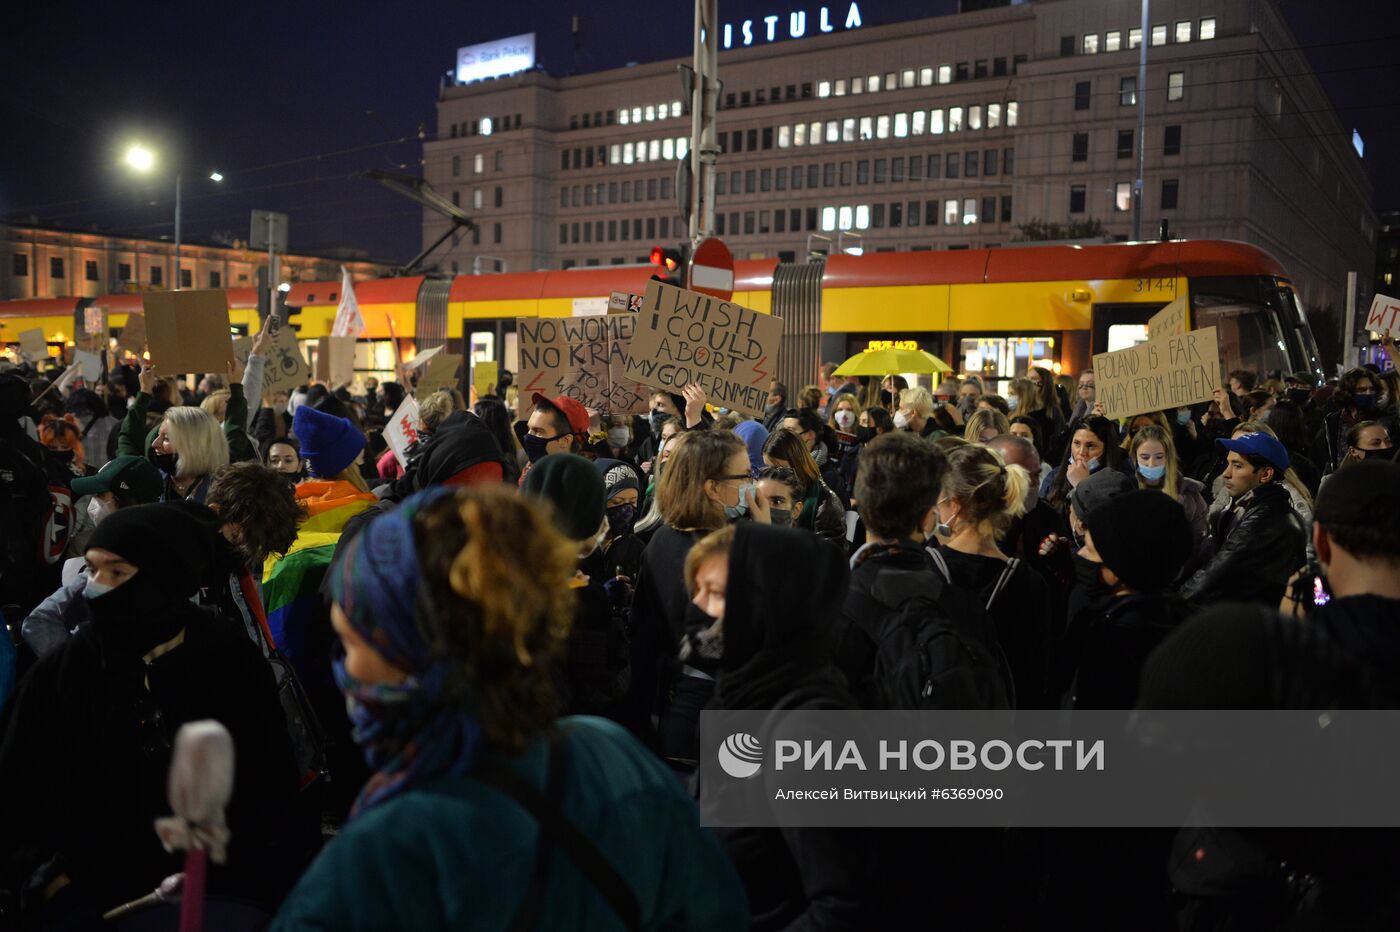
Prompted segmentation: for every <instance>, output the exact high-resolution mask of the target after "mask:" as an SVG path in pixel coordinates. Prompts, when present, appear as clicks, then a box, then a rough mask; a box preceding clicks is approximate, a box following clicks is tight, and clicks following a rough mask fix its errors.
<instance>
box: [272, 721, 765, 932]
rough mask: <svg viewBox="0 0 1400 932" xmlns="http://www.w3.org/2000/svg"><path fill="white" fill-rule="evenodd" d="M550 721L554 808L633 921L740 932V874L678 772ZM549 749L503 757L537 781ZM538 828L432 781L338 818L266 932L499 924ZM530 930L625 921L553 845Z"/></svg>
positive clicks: (481, 790) (489, 801) (629, 746)
mask: <svg viewBox="0 0 1400 932" xmlns="http://www.w3.org/2000/svg"><path fill="white" fill-rule="evenodd" d="M559 724H560V725H561V727H563V728H564V729H566V730H567V735H568V736H567V737H566V738H565V739H564V740H565V742H566V743H567V746H568V760H569V767H568V772H567V775H566V779H565V781H564V782H565V785H566V789H565V791H564V794H563V800H562V807H563V811H564V816H565V817H566V818H567V819H569V820H570V821H571V822H573V823H574V824H575V825H577V826H578V827H579V829H580V830H582V832H583V833H584V835H586V836H587V837H588V838H589V839H590V840H591V841H592V842H593V843H594V845H596V846H597V848H598V850H599V851H600V852H601V854H602V855H603V856H604V857H605V858H607V859H608V861H609V863H611V865H612V866H613V868H614V869H616V870H617V872H618V873H619V874H621V876H622V877H623V879H625V880H626V881H627V882H628V883H629V884H630V885H631V886H632V889H633V891H634V892H635V893H636V896H637V900H638V902H639V904H640V906H641V915H642V927H643V928H645V929H666V930H711V929H713V930H716V932H718V930H724V932H732V930H739V929H746V928H748V925H749V910H748V902H747V900H746V898H745V895H744V890H743V887H742V885H741V884H740V882H739V878H738V875H737V874H736V873H735V872H734V868H733V866H732V865H731V864H730V862H729V859H728V858H727V857H726V856H725V854H724V852H723V851H721V850H720V847H719V844H718V843H717V842H716V841H715V839H714V837H713V836H712V835H711V834H710V832H709V830H708V829H705V828H701V827H700V824H699V814H698V812H697V810H696V808H695V805H694V803H693V802H692V801H691V800H690V798H689V797H688V796H687V795H686V793H685V792H684V790H683V789H682V787H681V784H680V782H679V781H678V780H677V779H676V777H675V776H674V775H673V774H671V772H670V771H668V770H667V769H666V768H665V767H664V766H663V765H662V764H661V763H660V761H658V760H657V759H656V758H655V757H654V756H652V755H651V754H650V753H649V752H648V751H646V750H645V749H644V748H643V747H642V746H641V745H640V744H638V743H637V742H636V741H635V740H634V739H633V738H632V737H631V736H630V735H629V734H628V733H627V732H626V731H624V730H623V729H622V728H620V727H619V726H617V725H615V724H613V723H612V722H609V721H605V720H604V719H599V718H585V717H576V718H568V719H563V720H561V721H560V723H559ZM546 751H547V748H546V745H545V741H544V740H543V739H537V740H536V741H535V742H534V743H532V744H531V746H530V747H529V748H528V749H527V750H526V752H525V753H524V754H523V755H522V756H521V757H520V758H518V759H516V760H513V761H511V764H510V765H511V766H512V767H513V768H514V769H516V770H517V772H519V773H520V774H522V775H523V776H525V777H526V778H527V779H528V780H530V781H531V782H532V783H534V784H535V785H536V786H541V787H542V786H543V784H544V778H545V764H546ZM537 837H538V824H537V823H536V822H535V820H534V818H532V817H531V816H530V815H529V814H528V813H527V812H525V810H523V809H521V808H520V806H518V805H517V804H516V803H515V802H513V801H512V800H511V799H510V798H508V797H507V796H505V795H504V794H503V793H501V792H500V791H499V790H496V789H494V788H492V787H489V786H487V785H485V784H483V783H480V782H478V781H476V780H472V779H469V778H444V779H440V780H436V781H433V782H429V783H427V784H424V785H423V786H419V787H416V788H414V789H411V790H408V791H407V792H404V793H402V794H400V795H398V796H396V797H393V798H391V799H390V800H388V801H387V802H385V803H383V804H382V805H380V806H377V807H375V808H374V809H371V810H369V811H368V812H366V813H364V814H362V815H361V816H359V817H358V818H357V819H355V820H354V821H352V822H351V823H350V824H348V825H347V826H346V827H345V829H344V831H342V832H341V833H340V835H339V837H337V838H336V839H335V840H334V841H333V842H331V843H330V845H328V846H327V847H326V849H325V850H324V851H323V852H322V853H321V855H320V857H318V858H317V859H316V861H315V862H314V863H313V864H312V865H311V867H310V869H309V870H308V871H307V872H306V874H305V876H303V877H302V878H301V881H300V883H298V884H297V886H296V888H295V889H294V890H293V891H292V893H291V894H290V895H289V896H288V897H287V900H286V902H285V903H283V905H282V909H281V911H280V912H279V913H278V914H277V918H276V920H275V921H274V922H273V924H272V928H273V929H274V930H303V929H335V930H337V932H340V930H352V929H375V930H384V929H412V930H415V932H418V930H432V929H452V930H481V932H487V930H491V932H498V930H505V929H508V928H509V927H510V923H511V920H512V919H513V918H514V915H515V912H516V909H517V907H518V906H519V905H520V901H521V898H522V897H523V896H524V895H525V892H526V890H527V888H528V887H529V884H530V879H531V876H532V873H533V868H534V856H535V843H536V839H537ZM539 928H541V929H578V930H589V929H621V928H622V925H621V923H620V922H619V921H618V919H617V915H616V913H614V912H613V910H612V908H611V907H610V906H609V905H608V903H607V901H606V900H604V899H603V898H602V897H601V896H600V895H599V894H598V893H597V891H596V890H595V889H594V888H593V886H592V885H591V884H589V882H588V881H587V880H585V879H584V877H583V875H582V874H580V873H579V871H578V870H577V868H575V867H574V866H573V863H572V862H571V861H570V860H569V858H568V856H567V855H565V854H564V853H563V852H562V851H561V850H560V849H559V848H557V847H556V848H555V850H554V854H553V861H552V862H551V864H550V871H549V883H548V887H547V892H546V894H545V906H544V910H543V912H542V913H541V915H540V921H539Z"/></svg>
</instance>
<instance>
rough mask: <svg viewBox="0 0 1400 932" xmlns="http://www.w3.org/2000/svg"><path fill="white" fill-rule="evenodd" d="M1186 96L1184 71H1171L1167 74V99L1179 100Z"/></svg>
mask: <svg viewBox="0 0 1400 932" xmlns="http://www.w3.org/2000/svg"><path fill="white" fill-rule="evenodd" d="M1184 96H1186V72H1184V71H1173V72H1171V73H1170V74H1168V75H1167V100H1180V99H1181V98H1182V97H1184Z"/></svg>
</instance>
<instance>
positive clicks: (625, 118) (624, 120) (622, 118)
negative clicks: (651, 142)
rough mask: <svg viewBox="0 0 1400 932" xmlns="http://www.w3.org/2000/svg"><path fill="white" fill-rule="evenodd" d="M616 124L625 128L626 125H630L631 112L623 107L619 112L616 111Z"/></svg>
mask: <svg viewBox="0 0 1400 932" xmlns="http://www.w3.org/2000/svg"><path fill="white" fill-rule="evenodd" d="M617 122H619V123H621V124H622V125H623V126H626V125H627V124H628V123H631V122H632V111H630V110H628V109H627V108H626V107H623V108H622V109H621V110H619V111H617Z"/></svg>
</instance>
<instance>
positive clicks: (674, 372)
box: [624, 281, 783, 416]
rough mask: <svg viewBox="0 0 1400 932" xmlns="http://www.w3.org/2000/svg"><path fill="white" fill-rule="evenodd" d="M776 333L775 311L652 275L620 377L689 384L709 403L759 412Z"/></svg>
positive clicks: (666, 387)
mask: <svg viewBox="0 0 1400 932" xmlns="http://www.w3.org/2000/svg"><path fill="white" fill-rule="evenodd" d="M782 339H783V321H782V318H780V317H773V316H772V315H770V314H760V313H758V312H757V311H754V310H751V309H749V308H746V307H742V306H740V305H738V304H735V303H733V302H732V301H721V300H720V299H719V298H713V297H710V296H709V295H703V294H700V293H699V292H698V291H688V290H686V289H684V288H677V287H675V286H674V285H667V284H664V283H662V282H659V281H651V282H649V283H648V284H647V293H646V294H645V295H644V296H643V299H642V311H641V314H640V316H639V317H638V320H637V329H636V333H635V334H634V335H633V337H632V344H631V347H630V349H629V350H628V353H627V363H626V367H625V369H624V375H625V377H626V378H627V379H629V380H633V381H636V382H640V383H642V384H644V385H651V386H653V387H655V388H658V389H661V390H662V391H667V392H680V390H681V388H682V387H684V386H685V385H688V384H690V383H692V382H693V383H695V384H697V385H699V386H700V387H701V388H703V389H704V390H705V393H706V395H707V399H706V400H707V401H708V402H709V403H710V404H714V405H720V406H723V407H726V408H732V409H733V410H735V411H741V412H743V413H744V414H752V415H755V416H762V415H763V408H764V406H765V405H766V404H767V403H768V383H769V382H770V381H771V380H772V379H773V373H774V372H776V371H777V368H778V350H779V348H780V346H781V344H782Z"/></svg>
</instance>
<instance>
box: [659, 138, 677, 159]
mask: <svg viewBox="0 0 1400 932" xmlns="http://www.w3.org/2000/svg"><path fill="white" fill-rule="evenodd" d="M661 157H662V158H663V159H673V158H675V157H676V141H675V140H674V139H663V140H661Z"/></svg>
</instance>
